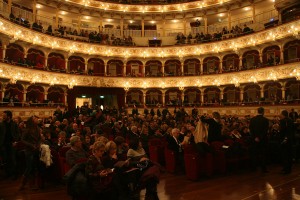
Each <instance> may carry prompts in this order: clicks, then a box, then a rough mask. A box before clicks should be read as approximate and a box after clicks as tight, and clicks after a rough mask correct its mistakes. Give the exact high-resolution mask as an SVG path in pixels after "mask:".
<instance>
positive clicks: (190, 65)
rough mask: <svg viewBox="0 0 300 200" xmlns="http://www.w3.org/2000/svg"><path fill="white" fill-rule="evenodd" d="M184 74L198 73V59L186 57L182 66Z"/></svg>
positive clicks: (192, 74)
mask: <svg viewBox="0 0 300 200" xmlns="http://www.w3.org/2000/svg"><path fill="white" fill-rule="evenodd" d="M183 73H184V76H196V75H200V61H199V60H198V59H187V60H185V61H184V66H183Z"/></svg>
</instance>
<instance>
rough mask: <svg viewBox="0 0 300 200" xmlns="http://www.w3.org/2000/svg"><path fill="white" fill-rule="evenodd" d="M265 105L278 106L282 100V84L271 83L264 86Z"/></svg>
mask: <svg viewBox="0 0 300 200" xmlns="http://www.w3.org/2000/svg"><path fill="white" fill-rule="evenodd" d="M264 99H265V103H271V104H277V103H279V102H280V100H281V99H282V92H281V85H280V83H276V82H271V83H267V84H266V85H265V86H264Z"/></svg>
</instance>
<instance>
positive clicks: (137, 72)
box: [126, 60, 144, 77]
mask: <svg viewBox="0 0 300 200" xmlns="http://www.w3.org/2000/svg"><path fill="white" fill-rule="evenodd" d="M126 76H128V77H142V76H144V74H143V63H142V62H141V61H139V60H130V61H128V62H127V63H126Z"/></svg>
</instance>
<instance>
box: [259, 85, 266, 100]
mask: <svg viewBox="0 0 300 200" xmlns="http://www.w3.org/2000/svg"><path fill="white" fill-rule="evenodd" d="M259 86H260V98H264V97H265V95H264V91H265V90H264V86H265V84H259Z"/></svg>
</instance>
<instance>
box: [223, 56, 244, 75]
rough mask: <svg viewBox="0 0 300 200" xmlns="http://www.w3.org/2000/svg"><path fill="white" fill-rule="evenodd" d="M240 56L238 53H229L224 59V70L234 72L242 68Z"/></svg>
mask: <svg viewBox="0 0 300 200" xmlns="http://www.w3.org/2000/svg"><path fill="white" fill-rule="evenodd" d="M239 65H240V58H239V56H238V55H237V54H228V55H225V56H224V57H223V60H222V67H223V68H222V72H234V71H238V70H239V68H240V66H239Z"/></svg>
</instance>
